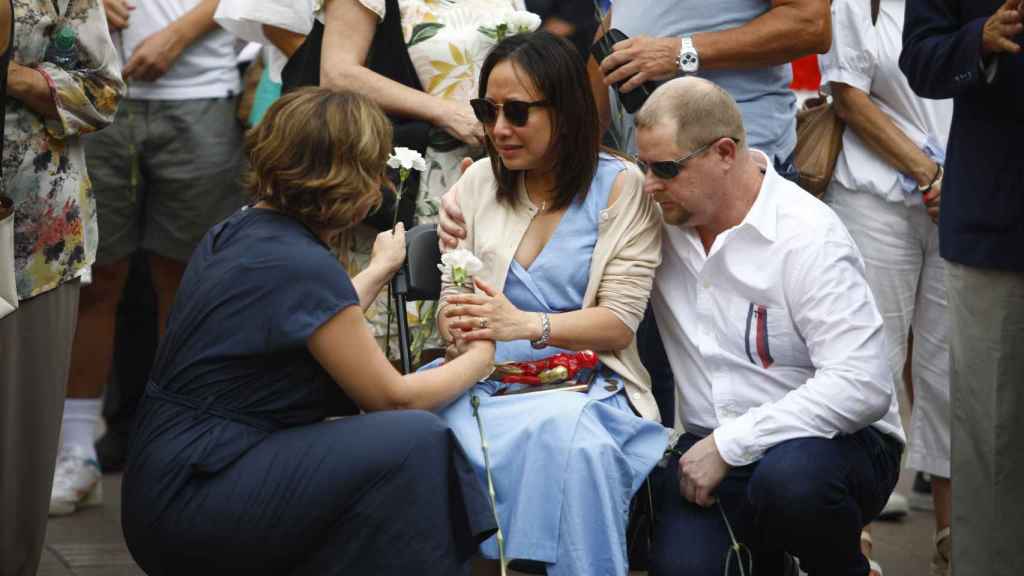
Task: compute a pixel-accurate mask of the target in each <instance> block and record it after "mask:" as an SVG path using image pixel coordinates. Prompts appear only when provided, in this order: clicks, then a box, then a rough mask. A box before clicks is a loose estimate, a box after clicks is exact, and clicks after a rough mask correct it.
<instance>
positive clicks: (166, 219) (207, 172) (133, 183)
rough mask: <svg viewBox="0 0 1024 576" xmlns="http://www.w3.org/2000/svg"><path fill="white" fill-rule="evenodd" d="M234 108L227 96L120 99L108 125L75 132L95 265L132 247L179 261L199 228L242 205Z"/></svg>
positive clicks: (126, 253) (184, 257)
mask: <svg viewBox="0 0 1024 576" xmlns="http://www.w3.org/2000/svg"><path fill="white" fill-rule="evenodd" d="M235 107H236V99H235V98H208V99H198V100H127V99H126V100H122V101H121V106H120V108H119V109H118V112H117V117H116V118H115V120H114V123H113V124H112V125H111V126H109V127H107V128H106V129H104V130H100V131H99V132H96V133H93V134H89V135H87V136H85V137H83V142H84V143H85V153H86V164H87V168H88V171H89V177H90V179H91V180H92V183H93V191H94V193H95V195H96V212H97V218H98V221H99V235H100V237H99V249H98V251H97V254H96V262H97V263H98V264H107V263H111V262H115V261H118V260H121V259H124V258H127V257H128V256H129V255H130V254H132V253H133V252H135V251H137V250H138V249H140V248H141V249H144V250H146V251H148V252H152V253H155V254H158V255H160V256H164V257H166V258H170V259H173V260H178V261H181V262H185V261H187V260H188V259H189V257H190V256H191V255H192V251H193V250H194V249H195V247H196V245H197V244H198V243H199V241H200V240H201V239H202V237H203V235H204V234H205V233H206V231H207V230H208V229H209V228H210V227H211V226H213V225H214V224H216V223H217V222H219V221H221V220H222V219H224V218H225V217H227V216H228V215H230V214H231V213H232V212H233V211H235V210H236V209H238V207H239V206H241V205H242V203H243V201H244V199H243V197H242V193H241V188H240V184H239V180H240V175H241V172H240V167H241V165H242V128H241V126H240V125H239V124H238V120H237V119H236V118H235ZM135 157H137V158H138V165H137V169H135V170H133V166H132V164H133V158H135ZM133 172H134V176H133Z"/></svg>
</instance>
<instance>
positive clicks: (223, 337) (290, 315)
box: [122, 208, 494, 576]
mask: <svg viewBox="0 0 1024 576" xmlns="http://www.w3.org/2000/svg"><path fill="white" fill-rule="evenodd" d="M358 305H359V297H358V295H357V293H356V291H355V288H354V287H353V286H352V283H351V281H350V279H349V277H348V275H347V274H346V272H345V269H344V268H343V267H342V265H341V264H340V263H339V262H338V260H337V258H335V257H334V256H333V255H332V254H331V253H330V252H329V250H328V249H327V247H326V246H325V245H324V244H323V243H322V242H321V241H320V240H319V239H318V238H317V237H316V236H315V235H314V234H312V232H310V230H309V229H308V228H306V227H305V226H304V225H303V224H301V223H300V222H299V221H297V220H295V219H293V218H290V217H288V216H285V215H283V214H280V213H277V212H273V211H269V210H262V209H255V208H250V209H247V210H243V211H240V212H238V213H236V214H235V215H233V216H231V217H230V218H228V219H227V220H225V221H223V222H221V223H220V224H218V225H217V226H215V227H214V228H213V229H211V231H210V232H209V233H208V234H207V235H206V237H205V238H204V239H203V241H202V242H201V244H200V245H199V247H198V248H197V249H196V252H195V253H194V254H193V256H192V259H191V261H190V262H189V265H188V268H187V270H186V272H185V276H184V278H183V280H182V283H181V286H180V288H179V290H178V293H177V297H176V301H175V303H174V307H173V309H172V312H171V315H170V319H169V321H168V325H167V331H166V334H165V336H164V338H163V340H162V341H161V343H160V348H159V351H158V352H157V359H156V362H155V364H154V367H153V372H152V375H151V378H150V382H149V383H148V386H147V390H146V395H145V397H144V399H143V401H142V404H141V406H140V408H139V414H138V420H137V423H136V432H135V435H134V440H133V443H132V446H131V450H130V452H129V458H128V466H127V469H126V471H125V476H124V483H123V510H122V516H123V518H122V521H123V522H122V524H123V527H124V535H125V540H126V541H127V543H128V547H129V549H130V550H131V552H132V555H133V556H134V557H135V559H136V561H137V562H138V563H139V565H140V566H141V567H142V568H143V569H144V570H145V571H146V572H147V573H148V574H151V575H157V574H202V573H207V572H216V573H218V574H236V573H237V574H242V573H244V574H247V575H252V574H275V575H276V574H310V575H313V574H316V575H327V574H352V575H361V574H374V575H381V574H403V575H408V574H437V575H445V576H447V575H451V574H462V573H467V565H468V559H469V557H470V556H471V555H472V554H473V553H474V552H475V551H476V549H477V545H478V543H479V542H480V541H482V540H483V539H485V538H487V537H488V536H490V535H491V534H492V533H493V531H494V519H493V515H492V514H491V512H490V509H489V507H488V505H487V501H486V496H485V494H484V492H483V490H482V489H481V486H480V484H479V482H478V481H477V480H476V477H475V475H474V473H473V470H472V468H471V467H470V465H469V464H468V462H467V461H466V459H465V455H464V454H463V452H462V449H461V447H460V446H459V444H458V442H457V441H456V440H455V438H454V436H453V434H452V433H451V431H450V430H449V429H448V427H447V426H446V425H445V424H444V423H443V422H441V421H440V420H439V419H438V418H437V417H435V416H434V415H432V414H430V413H427V412H418V411H402V412H382V413H374V414H367V415H359V410H358V407H357V406H356V405H355V404H354V403H353V402H352V401H351V399H349V398H348V397H347V396H346V395H345V394H344V393H343V392H342V391H341V389H340V388H339V387H338V385H337V384H335V383H334V382H333V381H332V380H331V378H330V377H329V375H328V374H327V373H326V372H325V371H324V369H323V368H322V367H321V366H320V365H319V364H318V363H317V362H316V360H315V359H314V358H313V356H312V355H311V354H310V353H309V351H308V349H307V348H306V341H307V339H308V338H309V336H310V335H311V334H312V333H313V332H314V331H315V330H316V329H317V328H318V327H319V326H321V325H322V324H324V323H325V322H326V321H327V320H329V319H330V318H332V317H333V316H334V315H335V314H337V313H338V312H340V311H341V310H343V309H345V308H347V307H349V306H358ZM330 416H347V417H346V418H341V419H333V420H325V418H328V417H330Z"/></svg>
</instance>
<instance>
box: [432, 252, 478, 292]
mask: <svg viewBox="0 0 1024 576" xmlns="http://www.w3.org/2000/svg"><path fill="white" fill-rule="evenodd" d="M437 267H438V269H439V270H441V274H442V275H443V276H444V277H445V278H444V279H445V280H447V281H448V282H451V283H452V284H455V285H456V286H466V285H467V284H468V283H469V281H470V279H471V278H472V277H473V276H474V275H475V274H476V273H477V272H480V271H481V270H483V268H484V263H483V262H481V261H480V259H479V258H477V257H476V256H475V255H474V254H473V253H472V252H470V251H469V250H466V249H465V248H459V249H458V250H452V251H451V252H446V253H444V254H442V255H441V263H440V264H438V265H437Z"/></svg>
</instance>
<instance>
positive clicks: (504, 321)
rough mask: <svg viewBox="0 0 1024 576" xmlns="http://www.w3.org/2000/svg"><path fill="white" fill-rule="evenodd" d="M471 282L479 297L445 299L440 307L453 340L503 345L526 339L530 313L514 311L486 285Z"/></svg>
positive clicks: (513, 308) (463, 296)
mask: <svg viewBox="0 0 1024 576" xmlns="http://www.w3.org/2000/svg"><path fill="white" fill-rule="evenodd" d="M474 281H475V283H476V286H477V288H479V289H480V290H481V291H482V292H483V294H456V295H453V296H449V297H448V299H447V302H448V304H447V306H445V307H444V315H445V317H446V318H448V319H449V321H448V329H449V330H451V331H452V334H453V335H454V336H455V337H456V339H463V340H467V341H472V340H495V341H504V342H507V341H509V340H521V339H524V338H529V337H530V335H531V334H530V319H531V314H530V313H529V312H523V311H522V310H520V309H518V308H516V307H515V306H514V305H513V304H512V303H511V302H509V301H508V298H506V297H505V295H504V294H502V293H500V292H498V291H497V290H495V289H494V287H493V286H491V285H490V284H488V283H487V282H484V281H483V280H481V279H479V278H476V279H475V280H474Z"/></svg>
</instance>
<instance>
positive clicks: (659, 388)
mask: <svg viewBox="0 0 1024 576" xmlns="http://www.w3.org/2000/svg"><path fill="white" fill-rule="evenodd" d="M636 342H637V348H638V351H639V353H640V361H641V362H642V363H643V365H644V368H646V369H647V372H648V373H649V374H650V375H651V387H652V392H653V393H654V400H655V402H657V403H658V411H659V412H661V423H662V424H664V425H665V426H667V427H669V428H672V427H673V425H674V424H675V412H676V400H675V398H676V394H675V392H676V383H675V379H674V378H673V377H672V366H671V365H670V364H669V363H668V356H667V355H666V354H665V345H664V344H663V343H662V342H661V334H660V333H659V332H658V323H657V321H656V320H655V319H654V313H653V312H652V311H651V305H650V304H648V305H647V311H646V312H644V319H643V320H642V321H641V322H640V326H639V327H638V328H637V331H636Z"/></svg>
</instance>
